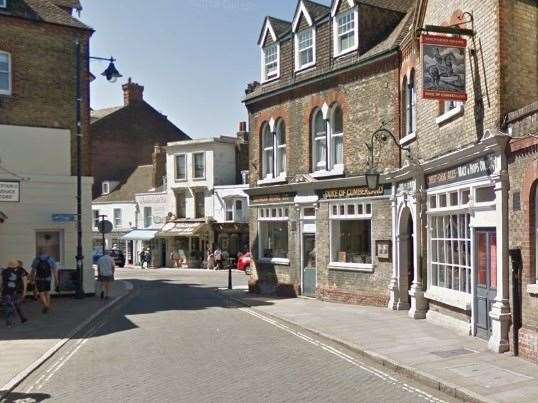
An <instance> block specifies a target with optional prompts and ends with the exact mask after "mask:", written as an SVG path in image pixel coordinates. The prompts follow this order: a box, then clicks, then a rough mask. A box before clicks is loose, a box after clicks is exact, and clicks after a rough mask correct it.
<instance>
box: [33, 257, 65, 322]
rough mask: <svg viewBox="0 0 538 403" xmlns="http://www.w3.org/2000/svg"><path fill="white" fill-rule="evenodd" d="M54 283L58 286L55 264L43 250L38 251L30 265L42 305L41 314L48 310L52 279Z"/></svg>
mask: <svg viewBox="0 0 538 403" xmlns="http://www.w3.org/2000/svg"><path fill="white" fill-rule="evenodd" d="M53 276H54V283H55V284H56V285H58V284H59V283H58V273H57V272H56V262H55V261H54V259H52V258H51V257H50V256H49V255H47V252H45V250H44V249H40V250H39V255H38V256H37V257H36V258H35V259H34V262H33V263H32V279H33V282H34V284H35V286H36V288H37V292H38V293H39V299H41V303H42V304H43V309H42V310H41V312H42V313H43V314H46V313H47V312H48V311H49V309H50V288H51V281H52V277H53Z"/></svg>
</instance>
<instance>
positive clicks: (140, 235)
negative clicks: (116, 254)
mask: <svg viewBox="0 0 538 403" xmlns="http://www.w3.org/2000/svg"><path fill="white" fill-rule="evenodd" d="M158 232H159V231H150V230H142V229H135V230H132V231H131V232H129V233H128V234H126V235H124V236H122V237H121V239H124V240H126V241H151V240H152V239H153V238H155V236H156V235H157V233H158Z"/></svg>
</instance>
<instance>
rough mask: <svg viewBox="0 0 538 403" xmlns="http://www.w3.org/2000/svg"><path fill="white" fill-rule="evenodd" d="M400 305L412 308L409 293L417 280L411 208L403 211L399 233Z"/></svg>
mask: <svg viewBox="0 0 538 403" xmlns="http://www.w3.org/2000/svg"><path fill="white" fill-rule="evenodd" d="M398 247H399V253H398V254H399V273H400V293H401V297H400V305H402V306H405V304H407V307H409V306H411V295H409V291H410V290H411V286H412V285H413V281H414V280H415V253H414V225H413V216H412V214H411V210H410V209H409V207H406V208H404V210H402V214H401V216H400V232H399V241H398Z"/></svg>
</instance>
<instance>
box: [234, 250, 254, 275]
mask: <svg viewBox="0 0 538 403" xmlns="http://www.w3.org/2000/svg"><path fill="white" fill-rule="evenodd" d="M250 258H251V255H250V252H247V253H245V254H243V255H241V256H239V258H238V259H237V265H236V267H237V270H241V271H244V272H247V271H249V269H250Z"/></svg>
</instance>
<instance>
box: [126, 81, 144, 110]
mask: <svg viewBox="0 0 538 403" xmlns="http://www.w3.org/2000/svg"><path fill="white" fill-rule="evenodd" d="M121 88H122V89H123V104H124V105H125V106H127V105H130V104H132V103H133V102H139V101H143V100H144V87H143V86H141V85H138V84H137V83H133V82H132V80H131V77H129V80H128V81H127V84H123V85H122V87H121Z"/></svg>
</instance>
